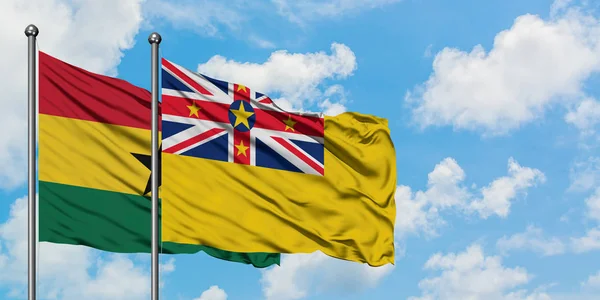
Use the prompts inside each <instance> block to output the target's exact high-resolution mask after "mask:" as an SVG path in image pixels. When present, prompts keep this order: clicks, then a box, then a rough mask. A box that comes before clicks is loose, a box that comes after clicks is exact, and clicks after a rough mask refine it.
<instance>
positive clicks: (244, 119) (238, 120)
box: [231, 102, 254, 129]
mask: <svg viewBox="0 0 600 300" xmlns="http://www.w3.org/2000/svg"><path fill="white" fill-rule="evenodd" d="M231 112H232V113H233V114H234V115H235V124H233V127H237V126H238V125H239V124H244V125H246V128H248V129H250V124H248V118H250V117H251V116H252V115H253V114H254V113H253V112H248V111H246V108H245V107H244V104H243V103H242V102H240V108H238V109H237V110H234V109H232V110H231Z"/></svg>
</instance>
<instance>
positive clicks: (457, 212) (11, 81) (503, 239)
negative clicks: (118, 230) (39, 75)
mask: <svg viewBox="0 0 600 300" xmlns="http://www.w3.org/2000/svg"><path fill="white" fill-rule="evenodd" d="M29 23H34V24H36V25H37V26H38V27H39V28H40V35H39V37H38V45H39V48H40V50H42V51H45V52H47V53H49V54H51V55H53V56H55V57H58V58H60V59H62V60H65V61H67V62H69V63H72V64H75V65H78V66H81V67H83V68H86V69H88V70H90V71H93V72H98V73H102V74H106V75H111V76H118V77H119V78H122V79H125V80H128V81H130V82H132V83H134V84H136V85H139V86H142V87H145V88H148V87H149V84H150V74H149V71H150V46H149V45H148V42H147V38H148V35H149V34H150V33H151V32H152V31H158V32H159V33H160V34H161V35H162V37H163V42H162V44H161V55H162V56H163V57H165V58H168V59H170V60H171V61H174V62H175V63H177V64H179V65H182V66H185V67H187V68H190V69H193V70H197V71H199V72H202V73H205V74H207V75H209V76H212V77H217V78H221V79H224V80H229V81H235V82H239V83H243V84H245V85H247V86H249V87H251V88H253V89H256V90H259V91H261V92H264V93H267V94H269V95H271V96H272V98H276V99H277V102H278V103H279V104H280V105H281V106H282V107H285V108H286V109H290V110H312V111H324V112H326V113H327V114H330V115H334V114H337V113H340V112H343V111H359V112H363V113H369V114H374V115H378V116H381V117H385V118H387V119H388V120H389V121H390V128H391V132H392V138H393V140H394V143H395V146H396V150H397V163H398V166H397V169H398V187H397V191H396V201H397V207H398V214H397V220H396V243H397V258H396V264H395V265H394V266H392V265H388V266H385V267H380V268H371V267H368V266H364V265H360V264H356V263H350V262H344V261H340V260H336V259H333V258H329V257H326V256H324V255H322V254H320V253H314V254H307V255H285V256H284V257H283V258H282V264H281V266H280V267H279V266H278V267H271V268H267V269H263V270H259V269H253V268H252V267H250V266H247V265H240V264H235V263H228V262H223V261H219V260H216V259H213V258H211V257H209V256H207V255H205V254H203V253H199V254H195V255H181V256H173V257H161V272H162V273H161V284H162V289H161V299H176V300H179V299H194V300H198V299H200V300H225V299H266V300H287V299H289V300H295V299H411V300H417V299H421V300H426V299H491V300H495V299H498V300H500V299H511V300H513V299H515V300H516V299H527V300H539V299H544V300H545V299H575V300H578V299H598V298H600V151H599V149H598V147H599V146H600V135H599V134H598V130H599V129H600V101H599V100H598V98H597V97H600V96H599V95H600V89H599V88H598V86H599V83H600V80H599V79H600V78H599V77H598V75H599V72H600V3H595V1H585V0H581V1H577V0H572V1H570V0H556V1H551V0H531V1H520V0H510V1H500V0H489V1H466V0H458V1H444V0H403V1H401V0H371V1H366V0H323V1H317V0H306V1H303V2H301V3H300V2H298V1H292V0H270V1H246V0H232V1H227V3H225V2H223V1H217V0H201V1H191V0H175V1H165V0H145V1H144V0H105V1H92V0H78V1H67V0H32V1H27V2H25V1H20V0H4V1H2V4H0V28H2V29H0V40H1V41H2V43H1V44H0V69H1V70H2V72H0V88H1V89H2V91H3V96H2V97H0V105H1V107H2V108H3V118H0V128H3V137H2V138H1V139H0V166H1V168H0V298H2V299H5V298H6V299H13V298H14V299H19V298H23V297H25V295H26V284H27V277H26V267H27V256H26V253H27V251H26V250H27V240H26V238H27V235H26V231H27V227H26V226H27V224H26V220H27V203H26V107H27V106H26V105H27V103H26V99H27V94H26V86H27V81H26V78H27V77H26V71H27V70H26V65H27V60H26V58H27V56H26V55H27V53H26V49H27V48H26V37H25V35H24V34H23V30H24V28H25V26H26V25H28V24H29ZM39 258H40V265H39V292H40V297H41V298H40V299H42V298H43V299H84V298H85V299H113V300H118V299H127V300H131V299H147V298H148V297H149V293H150V257H149V256H148V255H114V254H111V253H103V252H99V251H95V250H93V249H90V248H86V247H75V246H66V245H54V244H47V243H42V244H41V245H40V257H39Z"/></svg>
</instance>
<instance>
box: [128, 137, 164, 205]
mask: <svg viewBox="0 0 600 300" xmlns="http://www.w3.org/2000/svg"><path fill="white" fill-rule="evenodd" d="M161 150H162V145H161V146H160V147H159V148H158V186H161V184H162V175H161V174H162V172H161V167H160V166H161V165H162V151H161ZM131 155H133V157H135V158H137V160H139V161H140V162H141V163H142V164H144V166H145V167H146V168H148V170H150V169H151V167H152V166H151V164H152V155H146V154H139V153H131ZM151 181H152V172H151V173H150V176H149V177H148V183H147V184H146V189H145V190H144V194H143V196H146V195H147V194H148V193H150V184H151Z"/></svg>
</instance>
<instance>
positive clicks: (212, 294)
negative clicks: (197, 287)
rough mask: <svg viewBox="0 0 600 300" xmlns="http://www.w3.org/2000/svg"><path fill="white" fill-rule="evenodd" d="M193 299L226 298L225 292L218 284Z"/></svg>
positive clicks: (223, 299) (212, 299)
mask: <svg viewBox="0 0 600 300" xmlns="http://www.w3.org/2000/svg"><path fill="white" fill-rule="evenodd" d="M194 300H227V293H225V291H224V290H222V289H220V288H219V287H218V286H216V285H213V286H211V287H210V288H209V289H208V290H206V291H204V292H202V294H201V295H200V297H199V298H196V299H194Z"/></svg>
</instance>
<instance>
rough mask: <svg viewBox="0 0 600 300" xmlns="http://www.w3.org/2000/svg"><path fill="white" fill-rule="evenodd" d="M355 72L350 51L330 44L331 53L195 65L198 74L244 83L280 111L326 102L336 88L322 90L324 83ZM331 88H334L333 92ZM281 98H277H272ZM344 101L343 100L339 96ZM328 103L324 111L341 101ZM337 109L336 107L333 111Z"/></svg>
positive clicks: (279, 53)
mask: <svg viewBox="0 0 600 300" xmlns="http://www.w3.org/2000/svg"><path fill="white" fill-rule="evenodd" d="M355 69H356V57H355V55H354V52H352V50H350V48H349V47H348V46H346V45H343V44H338V43H333V44H332V45H331V54H330V55H328V54H326V53H324V52H315V53H306V54H302V53H289V52H287V51H283V50H281V51H275V52H273V53H272V54H271V56H270V57H269V58H268V59H267V61H265V62H264V63H248V62H246V63H241V62H236V61H234V60H230V59H229V60H228V59H226V58H225V57H223V56H220V55H215V56H213V57H211V58H210V59H209V60H208V61H207V62H206V63H203V64H200V65H199V66H198V72H200V73H202V74H206V75H207V76H210V77H214V78H218V79H223V80H227V81H231V82H236V83H240V84H244V85H246V86H248V87H249V88H251V89H254V90H256V91H259V92H261V93H265V94H267V95H269V96H270V97H272V99H273V100H275V101H276V102H277V104H278V105H280V106H281V107H282V108H283V109H286V108H287V107H289V108H288V109H290V108H292V109H293V110H299V109H302V108H303V107H308V106H310V105H313V104H318V103H319V102H322V103H325V100H326V99H331V98H332V97H333V96H336V95H338V98H339V93H340V89H339V87H336V86H337V85H334V86H330V87H327V89H326V90H325V91H322V88H323V87H322V85H323V82H324V81H325V80H328V79H329V80H331V79H333V80H338V79H344V78H346V77H348V76H351V75H352V73H353V72H354V70H355ZM332 88H333V89H332ZM275 94H279V95H280V99H276V98H275ZM342 98H343V97H342ZM329 102H331V103H330V104H327V106H326V107H325V108H326V109H327V108H329V107H331V106H332V105H334V104H333V103H337V104H338V105H343V103H342V101H341V100H340V101H338V102H332V100H329ZM337 111H340V108H335V112H337Z"/></svg>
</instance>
